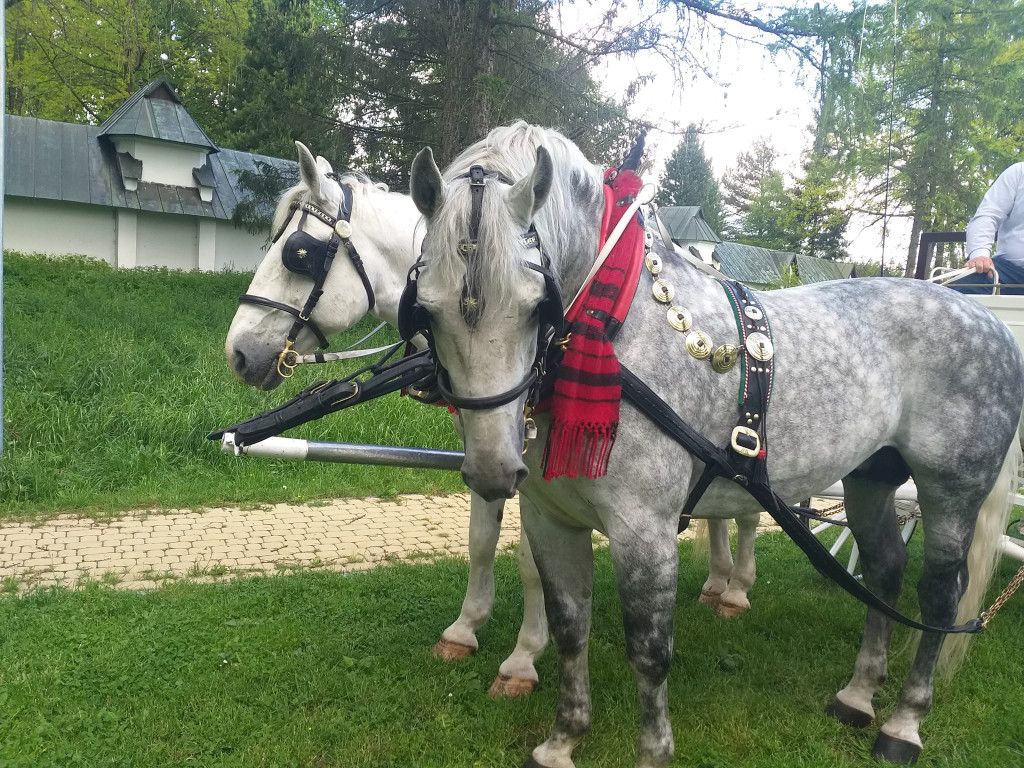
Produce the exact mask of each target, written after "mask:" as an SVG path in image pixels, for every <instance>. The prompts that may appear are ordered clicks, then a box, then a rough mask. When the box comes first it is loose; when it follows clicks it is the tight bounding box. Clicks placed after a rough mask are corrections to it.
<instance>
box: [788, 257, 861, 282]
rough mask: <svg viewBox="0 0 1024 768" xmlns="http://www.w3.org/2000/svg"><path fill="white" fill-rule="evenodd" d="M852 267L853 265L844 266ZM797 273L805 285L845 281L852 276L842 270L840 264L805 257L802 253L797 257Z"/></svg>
mask: <svg viewBox="0 0 1024 768" xmlns="http://www.w3.org/2000/svg"><path fill="white" fill-rule="evenodd" d="M844 266H850V267H851V269H852V265H844ZM796 272H797V274H798V275H800V280H801V282H803V283H805V284H806V283H823V282H825V281H826V280H845V279H846V278H847V277H849V276H850V274H849V272H847V271H846V270H844V269H842V268H840V265H839V263H838V262H835V261H826V260H825V259H816V258H814V257H813V256H805V255H803V254H802V253H799V254H797V257H796Z"/></svg>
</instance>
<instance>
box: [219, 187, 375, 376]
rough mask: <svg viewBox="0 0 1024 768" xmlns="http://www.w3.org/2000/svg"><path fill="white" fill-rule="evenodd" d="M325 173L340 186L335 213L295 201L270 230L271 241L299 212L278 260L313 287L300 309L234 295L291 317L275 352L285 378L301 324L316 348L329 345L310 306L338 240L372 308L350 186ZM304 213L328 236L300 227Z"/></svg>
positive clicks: (293, 358) (292, 367)
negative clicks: (322, 237) (354, 231)
mask: <svg viewBox="0 0 1024 768" xmlns="http://www.w3.org/2000/svg"><path fill="white" fill-rule="evenodd" d="M327 177H328V178H329V179H331V180H332V181H334V182H336V183H337V184H338V186H339V187H340V188H341V202H340V203H339V204H338V215H337V216H331V215H330V214H329V213H327V212H325V211H323V210H321V209H320V208H318V207H317V206H315V205H313V204H312V203H308V202H305V203H301V202H299V201H295V202H294V203H292V204H291V206H289V216H288V218H287V219H286V220H285V222H284V223H283V224H282V225H281V228H280V229H278V230H277V232H276V233H275V234H274V238H273V240H272V241H271V243H272V244H273V243H276V242H277V241H278V240H280V239H281V236H282V235H283V234H284V231H285V229H287V228H288V224H289V223H291V221H292V219H293V218H294V217H295V213H296V212H297V211H298V212H301V217H300V218H299V226H298V229H297V230H296V231H295V232H293V233H292V234H291V235H289V236H288V239H287V240H285V243H284V247H283V248H282V250H281V263H282V264H284V266H285V269H287V270H288V271H289V272H293V273H295V274H297V275H305V276H306V277H309V278H311V279H312V280H313V288H312V289H311V290H310V292H309V296H308V298H307V299H306V303H305V304H304V305H303V306H302V309H297V308H296V307H293V306H291V305H290V304H284V303H283V302H280V301H274V300H273V299H268V298H266V297H264V296H256V295H254V294H251V293H244V294H242V295H241V296H239V297H238V302H239V303H240V304H257V305H259V306H262V307H270V308H271V309H278V310H280V311H282V312H287V313H288V314H289V315H292V316H293V317H294V318H295V322H294V323H293V324H292V327H291V330H290V331H288V336H287V337H286V339H285V345H284V349H282V350H281V352H280V353H279V354H278V356H277V372H278V373H279V374H280V375H281V376H282V377H284V378H286V379H287V378H289V377H290V376H291V375H292V374H293V373H294V371H295V366H296V364H297V360H298V356H297V355H296V353H295V351H294V350H293V349H292V347H293V346H294V345H295V340H296V339H297V338H298V335H299V332H300V331H301V330H302V329H303V328H309V330H310V331H312V333H313V335H314V336H316V339H317V342H319V345H320V349H327V348H328V347H330V342H329V341H328V340H327V335H326V334H325V333H324V332H323V331H322V330H321V329H320V326H318V325H317V324H316V323H315V322H314V321H313V319H312V315H313V309H314V308H315V307H316V304H317V302H318V301H320V297H321V296H322V295H323V292H324V290H323V288H324V283H325V282H326V281H327V274H328V273H329V272H330V271H331V265H332V264H333V263H334V257H335V256H336V255H337V254H338V247H339V246H340V245H341V244H342V243H344V244H345V252H346V253H347V254H348V258H349V261H351V262H352V266H353V267H355V270H356V274H358V275H359V279H360V280H361V281H362V283H363V288H364V289H365V290H366V301H367V309H366V311H367V312H369V311H370V310H372V309H373V307H374V304H375V303H376V302H375V299H374V295H373V286H372V285H370V279H369V278H368V277H367V276H366V269H365V267H364V266H363V260H362V259H361V258H360V257H359V253H358V251H356V247H355V246H354V245H353V244H352V241H351V240H350V239H349V238H351V237H352V224H351V223H350V219H351V217H352V188H351V187H349V186H348V184H343V183H342V182H341V178H340V177H339V176H338V175H337V174H336V173H329V174H327ZM308 216H313V217H314V218H316V219H319V220H320V221H322V222H323V223H324V224H326V225H327V226H329V227H330V228H331V229H332V232H331V238H330V240H327V241H324V240H320V239H318V238H316V237H314V236H313V235H311V234H309V233H308V232H305V231H303V226H305V223H306V218H307V217H308Z"/></svg>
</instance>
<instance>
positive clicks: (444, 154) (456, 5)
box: [437, 0, 466, 168]
mask: <svg viewBox="0 0 1024 768" xmlns="http://www.w3.org/2000/svg"><path fill="white" fill-rule="evenodd" d="M445 10H446V11H447V16H448V25H447V30H448V34H447V37H446V39H445V60H444V88H443V90H442V91H441V105H440V106H441V119H440V121H439V122H440V129H441V146H440V147H439V148H438V157H437V160H438V163H439V164H440V166H441V167H442V168H444V167H445V166H446V165H448V163H450V162H451V160H452V158H453V157H455V153H456V152H457V151H458V148H459V147H460V145H461V139H460V136H459V124H460V122H461V121H462V120H463V119H464V109H462V108H460V105H461V106H464V103H463V100H464V99H465V97H466V83H465V81H464V79H463V78H464V76H465V69H466V67H465V65H464V59H465V49H466V29H465V19H464V14H463V4H462V0H446V2H445Z"/></svg>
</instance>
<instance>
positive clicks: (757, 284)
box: [657, 205, 857, 289]
mask: <svg viewBox="0 0 1024 768" xmlns="http://www.w3.org/2000/svg"><path fill="white" fill-rule="evenodd" d="M657 217H658V220H659V221H660V222H661V223H662V224H663V225H664V227H665V229H666V230H667V231H668V234H669V237H671V238H672V242H673V244H674V245H675V246H676V248H677V249H678V250H681V251H684V252H688V253H690V254H691V255H693V256H694V257H696V258H699V259H701V261H703V262H704V263H705V264H707V265H709V266H712V267H714V268H715V269H717V270H719V271H720V272H721V273H722V274H723V275H725V276H726V277H731V278H732V279H733V280H739V281H740V282H741V283H744V284H746V285H749V286H750V287H751V288H759V289H764V288H771V287H778V286H779V285H782V284H783V282H784V277H783V275H784V274H785V272H786V271H787V270H794V271H795V272H796V274H797V276H798V277H799V278H800V280H801V281H802V282H804V283H818V282H821V281H823V280H843V279H845V278H849V277H856V276H857V273H856V269H855V268H854V265H853V264H846V263H843V262H838V261H827V260H825V259H819V258H816V257H814V256H807V255H804V254H799V253H793V252H792V251H776V250H772V249H770V248H762V247H760V246H757V245H747V244H745V243H734V242H727V241H723V240H722V239H721V238H720V237H719V236H718V235H717V234H716V233H715V231H714V230H712V229H711V227H710V226H709V225H708V223H707V220H706V219H705V218H704V212H703V211H702V210H701V208H700V206H698V205H673V206H665V207H663V208H659V209H658V210H657Z"/></svg>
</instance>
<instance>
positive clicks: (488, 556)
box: [434, 493, 505, 661]
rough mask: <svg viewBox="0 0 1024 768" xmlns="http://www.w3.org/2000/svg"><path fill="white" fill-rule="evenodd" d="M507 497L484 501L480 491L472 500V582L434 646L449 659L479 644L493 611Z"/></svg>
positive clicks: (470, 580) (472, 651)
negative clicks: (456, 615) (455, 616)
mask: <svg viewBox="0 0 1024 768" xmlns="http://www.w3.org/2000/svg"><path fill="white" fill-rule="evenodd" d="M504 506H505V502H504V501H503V500H500V499H499V500H498V501H484V499H483V498H482V497H480V496H478V495H477V494H476V493H473V494H470V502H469V584H468V585H467V587H466V597H465V599H464V600H463V601H462V612H461V613H460V614H459V618H458V619H456V620H455V623H454V624H452V625H451V626H450V627H448V629H446V630H445V631H444V632H443V633H442V634H441V639H440V640H438V641H437V644H436V645H435V646H434V655H435V656H437V657H438V658H440V659H444V660H445V661H451V660H452V659H464V658H465V657H467V656H469V655H470V654H472V653H475V652H476V649H477V648H478V647H479V643H477V639H476V631H477V630H478V629H480V627H482V626H483V625H484V623H485V622H486V621H487V619H488V618H489V617H490V615H491V608H492V606H493V605H494V550H495V549H496V548H497V546H498V535H499V534H500V533H501V514H502V509H503V508H504Z"/></svg>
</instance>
